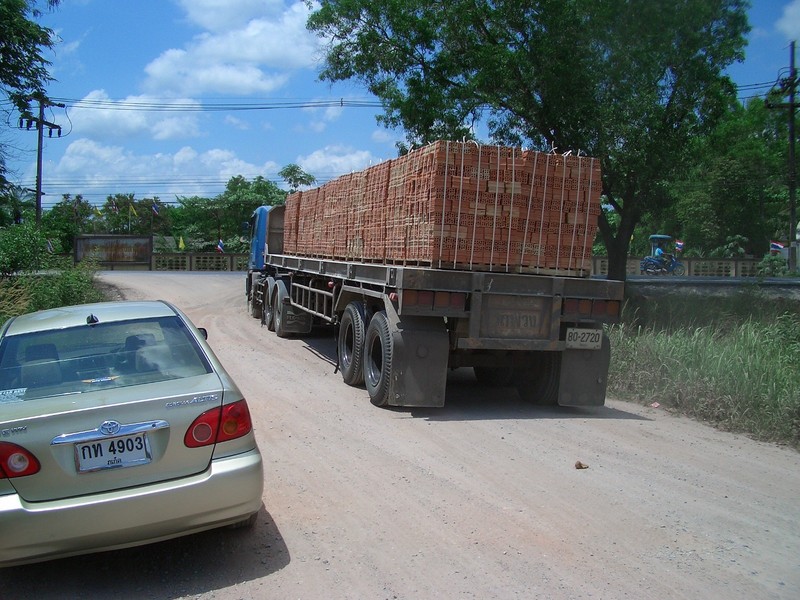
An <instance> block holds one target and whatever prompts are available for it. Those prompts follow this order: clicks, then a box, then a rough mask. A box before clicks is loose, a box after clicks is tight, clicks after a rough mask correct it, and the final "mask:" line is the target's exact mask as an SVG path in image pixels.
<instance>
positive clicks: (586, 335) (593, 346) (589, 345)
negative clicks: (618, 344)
mask: <svg viewBox="0 0 800 600" xmlns="http://www.w3.org/2000/svg"><path fill="white" fill-rule="evenodd" d="M602 343H603V330H602V329H581V328H579V327H568V328H567V348H572V349H576V350H600V346H601V345H602Z"/></svg>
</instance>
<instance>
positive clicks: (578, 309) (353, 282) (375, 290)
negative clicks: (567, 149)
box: [245, 141, 623, 407]
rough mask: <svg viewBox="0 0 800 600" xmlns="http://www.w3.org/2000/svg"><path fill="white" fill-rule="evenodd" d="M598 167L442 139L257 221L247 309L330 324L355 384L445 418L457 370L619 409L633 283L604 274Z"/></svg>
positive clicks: (299, 197) (299, 329)
mask: <svg viewBox="0 0 800 600" xmlns="http://www.w3.org/2000/svg"><path fill="white" fill-rule="evenodd" d="M599 180H600V172H599V164H598V161H596V160H595V159H593V158H589V157H585V156H573V155H559V154H554V153H541V152H534V151H525V150H521V149H518V148H508V147H504V146H483V145H480V144H477V143H470V142H450V141H441V142H437V143H435V144H431V145H429V146H426V147H424V148H422V149H418V150H415V151H412V152H410V153H409V154H407V155H405V156H403V157H399V158H397V159H392V160H390V161H385V162H383V163H380V164H378V165H375V166H372V167H369V168H368V169H365V170H364V171H360V172H356V173H351V174H348V175H345V176H342V177H340V178H338V179H335V180H333V181H330V182H328V183H326V184H324V185H322V186H320V187H318V188H312V189H310V190H305V191H299V192H295V193H292V194H289V195H288V196H287V199H286V203H285V204H284V205H278V206H261V207H259V208H257V209H256V210H255V211H254V212H253V215H252V217H251V220H250V255H249V259H248V270H247V279H246V285H245V294H246V298H247V307H248V312H249V313H250V315H251V316H252V317H254V318H257V319H260V320H261V323H262V325H264V326H266V328H267V329H268V330H269V331H270V332H274V333H275V334H276V335H277V336H278V337H280V338H285V337H289V336H302V335H304V334H309V333H310V332H311V331H312V328H314V327H319V326H325V327H329V328H330V329H331V331H332V332H333V335H334V336H335V342H336V365H337V366H336V368H337V371H339V372H340V373H341V376H342V379H343V381H344V383H345V384H347V385H350V386H359V387H360V386H363V387H364V388H366V391H367V394H368V395H369V398H370V401H371V402H372V404H374V405H376V406H401V407H441V406H444V403H445V391H446V382H447V374H448V372H449V371H450V370H452V369H457V368H471V369H472V370H473V371H474V374H475V377H476V378H477V381H478V382H481V383H484V384H488V385H496V386H513V387H514V388H516V390H517V391H518V393H519V395H520V397H521V398H523V399H524V400H528V401H531V402H535V403H539V404H547V405H555V404H557V405H562V406H601V405H603V404H604V402H605V393H606V383H607V377H608V367H609V361H610V345H609V340H608V336H607V335H606V333H605V332H604V325H606V324H610V323H615V322H618V320H619V317H620V311H621V305H622V299H623V282H620V281H612V280H607V279H596V278H593V277H591V245H592V242H593V237H594V234H595V232H596V227H597V215H598V214H599V210H600V206H599V202H600V198H599V197H600V181H599Z"/></svg>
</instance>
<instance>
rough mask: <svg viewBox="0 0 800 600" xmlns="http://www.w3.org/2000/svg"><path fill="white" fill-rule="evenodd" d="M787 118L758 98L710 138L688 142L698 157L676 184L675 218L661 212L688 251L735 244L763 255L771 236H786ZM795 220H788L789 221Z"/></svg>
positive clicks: (693, 155)
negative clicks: (784, 118)
mask: <svg viewBox="0 0 800 600" xmlns="http://www.w3.org/2000/svg"><path fill="white" fill-rule="evenodd" d="M783 116H784V115H782V114H778V113H777V112H776V111H770V110H768V109H767V108H766V106H765V105H764V102H763V101H762V100H759V99H754V100H753V101H751V102H750V103H749V104H748V105H747V106H746V107H744V106H741V105H736V106H735V107H733V108H732V109H731V110H730V111H729V112H728V113H726V115H725V116H724V117H723V118H722V120H721V121H720V123H719V124H718V126H717V127H715V128H714V130H713V131H712V132H710V134H709V135H707V136H702V137H697V138H695V139H693V140H692V141H691V143H690V144H689V154H690V157H691V160H690V161H688V163H687V167H686V169H685V170H684V171H683V172H681V173H680V174H679V175H678V176H677V177H676V179H675V180H674V182H673V183H672V184H671V185H670V189H669V194H670V196H671V197H672V198H673V202H672V203H671V206H672V210H671V211H670V213H671V214H670V215H665V214H660V215H656V217H657V218H658V220H659V221H660V222H661V223H662V224H663V225H662V229H663V230H664V231H670V232H675V231H678V232H679V233H680V235H681V237H682V239H684V241H685V242H686V244H687V247H689V248H698V249H702V250H703V251H704V253H705V254H709V255H715V254H726V253H729V252H726V248H727V247H728V246H729V245H730V244H731V242H733V241H736V243H737V245H738V246H741V248H742V250H743V252H744V253H746V254H755V255H759V256H760V255H763V254H764V253H767V252H768V251H769V244H770V240H771V239H781V238H785V237H786V231H785V230H786V229H788V228H787V227H785V223H784V218H783V217H784V215H783V210H782V209H783V208H784V207H786V206H787V192H786V164H787V163H786V147H787V144H786V139H787V133H786V130H787V126H786V124H785V123H784V122H783ZM785 221H786V223H788V219H785Z"/></svg>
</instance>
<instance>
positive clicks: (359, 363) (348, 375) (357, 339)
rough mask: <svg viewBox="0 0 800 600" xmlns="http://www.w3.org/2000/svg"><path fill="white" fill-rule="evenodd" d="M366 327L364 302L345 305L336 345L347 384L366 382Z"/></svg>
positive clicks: (343, 377) (340, 366)
mask: <svg viewBox="0 0 800 600" xmlns="http://www.w3.org/2000/svg"><path fill="white" fill-rule="evenodd" d="M366 328H367V326H366V317H365V312H364V303H363V302H356V301H353V302H351V303H350V304H348V305H347V306H346V307H345V309H344V313H343V314H342V320H341V322H340V323H339V339H338V342H337V346H336V352H337V354H338V357H339V368H340V369H341V371H342V380H343V381H344V382H345V383H346V384H347V385H361V384H362V383H364V364H363V358H364V337H365V335H366Z"/></svg>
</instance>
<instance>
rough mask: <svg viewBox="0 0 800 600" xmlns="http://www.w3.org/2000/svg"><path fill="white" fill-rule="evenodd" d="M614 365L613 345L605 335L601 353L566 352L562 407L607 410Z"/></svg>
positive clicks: (588, 351) (560, 386) (584, 351)
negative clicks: (586, 407) (608, 387)
mask: <svg viewBox="0 0 800 600" xmlns="http://www.w3.org/2000/svg"><path fill="white" fill-rule="evenodd" d="M610 361H611V344H610V342H609V340H608V336H606V335H605V334H603V341H602V344H601V347H600V349H599V350H564V352H562V354H561V375H560V381H559V388H558V403H559V404H560V405H561V406H603V404H605V401H606V386H607V384H608V366H609V363H610Z"/></svg>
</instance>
